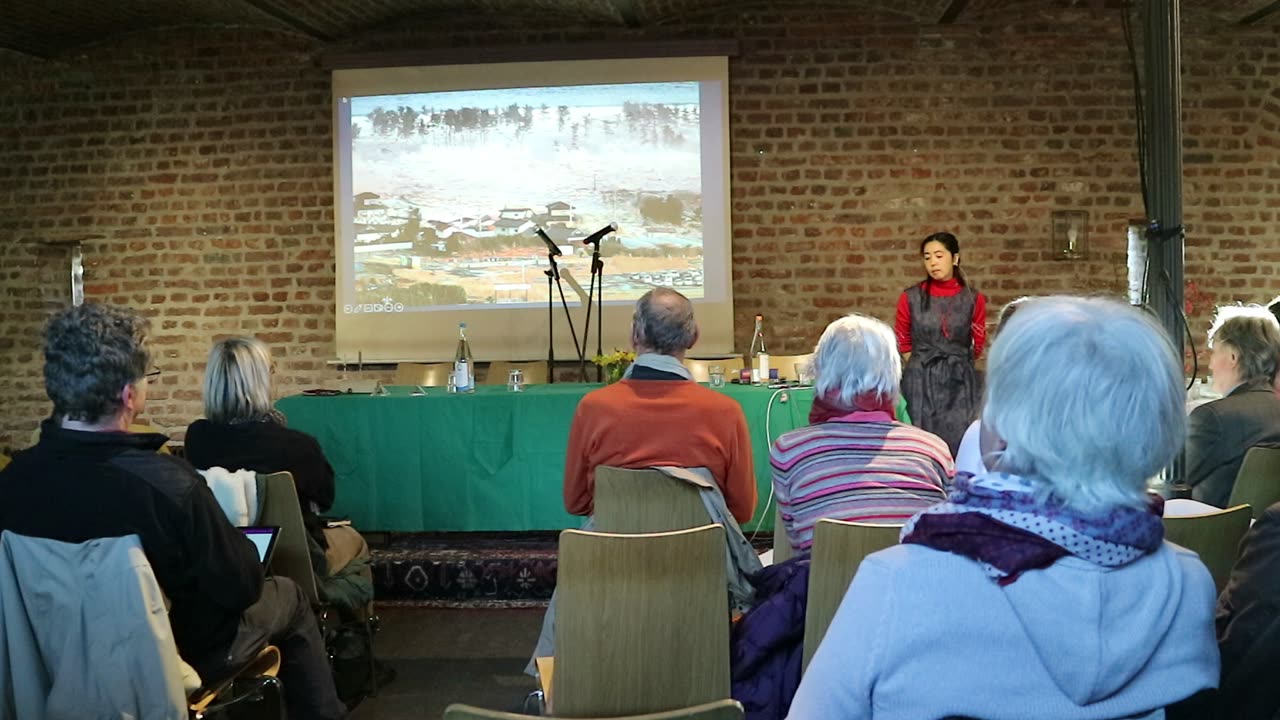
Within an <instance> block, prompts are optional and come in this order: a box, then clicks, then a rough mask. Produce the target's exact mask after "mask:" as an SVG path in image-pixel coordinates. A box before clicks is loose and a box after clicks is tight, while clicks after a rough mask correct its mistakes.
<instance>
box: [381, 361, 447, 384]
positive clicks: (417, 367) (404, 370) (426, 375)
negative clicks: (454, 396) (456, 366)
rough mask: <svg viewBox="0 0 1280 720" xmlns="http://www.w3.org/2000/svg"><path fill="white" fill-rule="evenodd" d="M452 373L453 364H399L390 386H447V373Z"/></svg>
mask: <svg viewBox="0 0 1280 720" xmlns="http://www.w3.org/2000/svg"><path fill="white" fill-rule="evenodd" d="M452 372H453V363H447V362H441V363H431V364H429V365H423V364H421V363H400V364H399V365H396V377H395V380H394V381H393V382H392V383H391V384H392V385H421V386H422V387H444V386H446V385H448V384H449V373H452Z"/></svg>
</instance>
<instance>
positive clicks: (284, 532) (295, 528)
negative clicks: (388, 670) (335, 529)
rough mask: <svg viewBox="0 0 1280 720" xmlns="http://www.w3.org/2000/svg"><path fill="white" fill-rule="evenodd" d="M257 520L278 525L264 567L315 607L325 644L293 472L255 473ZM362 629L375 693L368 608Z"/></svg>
mask: <svg viewBox="0 0 1280 720" xmlns="http://www.w3.org/2000/svg"><path fill="white" fill-rule="evenodd" d="M258 503H259V507H260V510H259V511H258V524H259V525H264V526H269V525H274V526H277V527H279V528H280V536H279V537H278V538H276V549H275V553H274V554H273V555H272V556H271V565H270V567H268V568H267V570H268V571H269V572H270V573H271V574H272V575H278V576H280V577H287V578H289V579H290V580H292V581H294V582H295V583H297V584H298V587H300V588H302V594H303V596H305V597H306V598H307V602H309V603H311V607H312V608H315V609H316V619H317V620H319V621H320V629H321V632H323V633H324V634H325V640H326V645H327V644H328V640H329V639H330V637H329V635H330V633H329V632H328V631H327V630H328V628H327V626H328V625H329V622H328V620H329V606H328V604H327V603H326V602H325V601H324V600H323V599H322V598H321V597H320V589H319V583H318V582H317V581H316V571H315V567H314V566H313V565H312V564H311V547H310V545H309V543H308V539H307V526H306V524H305V523H304V522H303V520H302V504H301V503H300V502H299V501H298V489H297V488H296V487H295V486H294V484H293V474H292V473H288V472H278V473H270V474H263V473H258ZM362 624H363V630H364V633H365V640H366V641H367V643H368V647H369V683H370V688H371V689H370V692H369V694H370V696H373V697H376V696H377V694H378V685H377V668H376V667H375V664H374V658H373V634H374V629H373V628H374V625H376V624H377V619H376V618H375V617H374V616H373V613H372V612H371V611H369V612H365V613H364V620H363V623H362Z"/></svg>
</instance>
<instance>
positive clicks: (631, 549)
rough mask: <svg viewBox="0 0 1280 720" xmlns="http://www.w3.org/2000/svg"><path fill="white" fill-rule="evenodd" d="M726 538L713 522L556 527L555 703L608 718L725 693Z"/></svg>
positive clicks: (567, 710) (565, 711) (559, 708)
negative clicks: (631, 531)
mask: <svg viewBox="0 0 1280 720" xmlns="http://www.w3.org/2000/svg"><path fill="white" fill-rule="evenodd" d="M724 544H725V535H724V528H722V527H720V526H719V525H705V526H703V527H699V528H694V529H692V530H681V531H677V532H670V533H656V534H649V535H615V534H607V533H592V532H584V531H580V530H565V531H564V532H562V533H561V534H560V558H559V570H558V577H557V581H556V603H557V607H556V624H555V648H556V655H555V664H556V670H555V675H554V677H553V679H552V695H553V696H554V697H555V707H554V708H553V711H554V712H556V713H559V714H561V715H563V716H565V717H577V718H581V717H608V718H616V717H619V716H625V715H639V714H643V713H655V712H664V711H671V710H675V709H678V708H684V707H689V706H691V705H697V704H700V703H709V702H714V701H718V700H723V699H726V698H728V697H729V597H728V593H726V592H725V587H726V583H727V580H726V578H725V563H724ZM677 717H678V716H677Z"/></svg>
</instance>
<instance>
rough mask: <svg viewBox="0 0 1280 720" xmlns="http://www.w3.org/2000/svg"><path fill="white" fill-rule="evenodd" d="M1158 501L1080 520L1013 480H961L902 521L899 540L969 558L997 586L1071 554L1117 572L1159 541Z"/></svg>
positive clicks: (1077, 514)
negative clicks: (939, 500)
mask: <svg viewBox="0 0 1280 720" xmlns="http://www.w3.org/2000/svg"><path fill="white" fill-rule="evenodd" d="M1163 505H1164V502H1163V501H1162V500H1160V499H1159V498H1155V500H1153V501H1152V505H1151V507H1148V508H1147V509H1145V510H1139V509H1136V508H1128V507H1118V508H1112V509H1110V510H1107V511H1105V512H1100V513H1094V514H1087V513H1082V512H1080V511H1078V510H1075V509H1073V508H1070V507H1067V506H1065V505H1063V504H1062V502H1061V501H1060V500H1057V499H1055V498H1050V499H1049V500H1047V501H1041V500H1038V499H1037V497H1036V492H1035V487H1034V486H1033V485H1032V484H1031V483H1030V482H1028V481H1026V480H1024V479H1022V478H1020V477H1016V476H1013V475H1005V474H1002V473H987V474H985V475H977V476H969V475H961V476H959V477H957V478H956V482H955V485H954V486H953V488H952V490H951V493H950V494H949V496H948V498H947V500H946V501H945V502H942V503H939V504H937V505H934V506H933V507H931V508H929V509H927V510H925V511H924V512H922V513H920V514H919V515H916V516H915V517H913V518H911V520H909V521H907V524H906V526H905V527H903V528H902V542H903V543H915V544H917V545H924V546H926V547H931V548H933V549H935V550H941V551H943V552H951V553H956V554H957V555H964V556H965V557H969V558H973V559H974V560H977V561H978V562H979V563H981V564H982V566H983V568H984V569H985V570H986V571H987V574H988V575H990V576H991V577H993V578H995V579H996V581H997V582H998V583H1000V584H1001V585H1008V584H1010V583H1012V582H1014V581H1015V580H1017V579H1018V576H1019V575H1021V574H1022V573H1024V572H1026V571H1027V570H1035V569H1037V568H1045V567H1049V566H1050V565H1052V564H1053V563H1054V562H1055V561H1057V560H1058V558H1061V557H1065V556H1067V555H1074V556H1076V557H1078V558H1080V559H1082V560H1086V561H1088V562H1091V563H1093V564H1095V565H1102V566H1104V567H1120V566H1122V565H1127V564H1129V563H1131V562H1133V561H1135V560H1137V559H1138V558H1141V557H1143V556H1144V555H1147V554H1148V553H1152V552H1154V551H1155V550H1156V549H1158V548H1159V547H1160V544H1161V542H1163V540H1164V524H1163V522H1162V521H1161V514H1162V512H1163Z"/></svg>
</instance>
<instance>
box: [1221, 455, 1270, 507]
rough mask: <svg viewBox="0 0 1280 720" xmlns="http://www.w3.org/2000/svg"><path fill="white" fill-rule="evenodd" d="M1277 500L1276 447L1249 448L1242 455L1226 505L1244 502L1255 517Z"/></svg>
mask: <svg viewBox="0 0 1280 720" xmlns="http://www.w3.org/2000/svg"><path fill="white" fill-rule="evenodd" d="M1278 502H1280V448H1264V447H1253V448H1249V451H1248V452H1246V453H1245V454H1244V462H1243V463H1241V464H1240V472H1238V473H1236V484H1235V485H1233V486H1232V488H1231V499H1229V500H1228V501H1227V507H1235V506H1237V505H1248V506H1249V507H1250V509H1251V510H1252V512H1253V519H1254V520H1257V519H1258V518H1259V517H1261V516H1262V513H1264V512H1266V511H1267V508H1269V507H1271V506H1272V505H1274V504H1276V503H1278Z"/></svg>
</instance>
